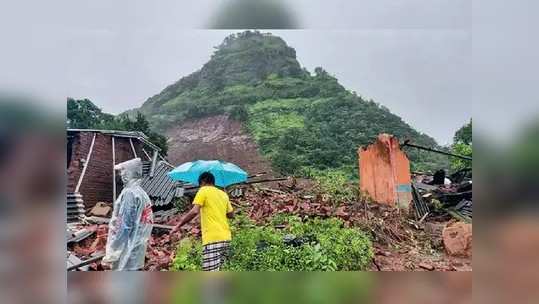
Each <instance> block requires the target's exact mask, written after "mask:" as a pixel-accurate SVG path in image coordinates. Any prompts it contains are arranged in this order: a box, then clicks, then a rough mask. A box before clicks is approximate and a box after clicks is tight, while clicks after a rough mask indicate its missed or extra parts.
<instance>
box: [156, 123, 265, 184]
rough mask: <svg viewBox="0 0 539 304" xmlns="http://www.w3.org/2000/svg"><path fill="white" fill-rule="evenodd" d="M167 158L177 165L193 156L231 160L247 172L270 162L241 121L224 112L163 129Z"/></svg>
mask: <svg viewBox="0 0 539 304" xmlns="http://www.w3.org/2000/svg"><path fill="white" fill-rule="evenodd" d="M166 136H167V137H168V138H169V149H168V150H169V155H168V159H169V161H170V162H171V163H172V164H175V165H178V164H181V163H183V162H188V161H192V160H197V159H220V160H225V161H228V162H232V163H235V164H237V165H239V166H240V167H242V168H243V169H244V170H246V171H247V172H248V173H249V174H255V173H260V172H267V173H268V174H271V172H272V171H271V164H270V162H269V161H268V160H266V159H265V158H264V157H263V156H262V155H260V153H259V152H258V146H257V145H256V143H255V142H254V140H253V139H252V138H251V137H250V136H249V134H248V133H247V132H246V131H244V130H243V129H242V126H241V123H240V122H238V121H234V120H232V119H229V118H228V116H227V115H217V116H212V117H205V118H200V119H196V120H189V121H186V122H185V123H183V124H182V125H179V126H177V127H172V128H170V129H169V130H168V131H167V132H166Z"/></svg>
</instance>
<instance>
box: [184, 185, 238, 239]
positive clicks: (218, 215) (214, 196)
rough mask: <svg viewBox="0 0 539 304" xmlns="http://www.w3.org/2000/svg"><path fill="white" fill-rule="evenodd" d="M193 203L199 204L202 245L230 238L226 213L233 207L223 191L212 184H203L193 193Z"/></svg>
mask: <svg viewBox="0 0 539 304" xmlns="http://www.w3.org/2000/svg"><path fill="white" fill-rule="evenodd" d="M193 204H196V205H199V206H200V226H201V230H202V244H203V245H206V244H210V243H215V242H221V241H229V240H230V239H231V238H232V236H231V233H230V227H229V226H228V219H227V217H226V214H227V213H229V212H232V210H233V209H232V205H231V204H230V200H229V199H228V195H227V194H226V193H225V192H224V191H222V190H220V189H217V188H216V187H213V186H203V187H201V188H200V189H199V190H198V192H197V194H196V195H195V199H194V200H193Z"/></svg>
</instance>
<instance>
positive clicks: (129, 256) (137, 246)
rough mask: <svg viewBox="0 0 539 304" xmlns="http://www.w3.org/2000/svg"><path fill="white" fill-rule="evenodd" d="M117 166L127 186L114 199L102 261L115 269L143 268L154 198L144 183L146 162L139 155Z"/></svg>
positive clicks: (106, 265)
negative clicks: (141, 185)
mask: <svg viewBox="0 0 539 304" xmlns="http://www.w3.org/2000/svg"><path fill="white" fill-rule="evenodd" d="M114 169H115V170H119V171H120V176H121V178H122V182H123V183H124V188H123V190H122V192H121V193H120V196H119V197H118V199H117V200H116V201H115V202H114V206H113V211H112V217H111V219H110V222H109V233H108V238H107V246H106V252H105V257H104V258H103V261H102V264H103V265H104V266H105V267H108V268H110V269H111V270H140V269H142V268H143V267H144V257H145V255H146V246H147V244H148V240H149V238H150V234H151V232H152V225H153V213H152V206H151V202H150V198H149V197H148V194H146V192H145V191H144V190H143V189H142V188H141V187H140V181H141V178H142V162H141V160H140V158H135V159H131V160H128V161H126V162H123V163H120V164H118V165H116V166H115V167H114Z"/></svg>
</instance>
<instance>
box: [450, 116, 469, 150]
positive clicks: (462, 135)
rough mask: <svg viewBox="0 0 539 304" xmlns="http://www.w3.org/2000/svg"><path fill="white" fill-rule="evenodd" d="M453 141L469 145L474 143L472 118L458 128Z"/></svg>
mask: <svg viewBox="0 0 539 304" xmlns="http://www.w3.org/2000/svg"><path fill="white" fill-rule="evenodd" d="M453 142H455V143H459V142H460V143H463V144H466V145H469V144H471V143H472V120H471V119H470V122H469V123H467V124H465V125H464V126H462V127H461V128H460V129H458V130H457V132H456V133H455V136H454V137H453Z"/></svg>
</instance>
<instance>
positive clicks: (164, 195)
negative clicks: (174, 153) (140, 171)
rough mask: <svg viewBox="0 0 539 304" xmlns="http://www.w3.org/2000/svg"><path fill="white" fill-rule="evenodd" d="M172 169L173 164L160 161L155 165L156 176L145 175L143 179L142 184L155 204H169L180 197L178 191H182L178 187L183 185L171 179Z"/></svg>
mask: <svg viewBox="0 0 539 304" xmlns="http://www.w3.org/2000/svg"><path fill="white" fill-rule="evenodd" d="M172 169H174V167H173V166H172V165H171V164H169V163H167V162H165V161H160V162H158V163H157V165H156V167H155V172H154V176H153V177H150V176H149V175H145V176H144V178H143V179H142V183H141V186H142V188H143V189H144V190H145V191H146V193H148V196H150V199H151V200H152V203H153V205H154V206H164V205H168V204H170V202H171V201H172V200H173V199H174V198H175V197H178V195H177V193H180V192H179V191H176V188H177V187H181V184H180V183H178V182H175V181H173V180H171V179H170V178H169V177H168V175H167V173H168V172H169V171H170V170H172Z"/></svg>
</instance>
